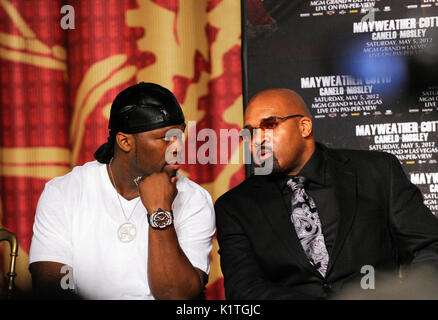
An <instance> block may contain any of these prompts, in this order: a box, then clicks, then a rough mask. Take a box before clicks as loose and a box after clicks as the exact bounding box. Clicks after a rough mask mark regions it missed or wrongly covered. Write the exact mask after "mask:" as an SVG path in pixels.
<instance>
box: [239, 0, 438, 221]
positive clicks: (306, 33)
mask: <svg viewBox="0 0 438 320" xmlns="http://www.w3.org/2000/svg"><path fill="white" fill-rule="evenodd" d="M244 5H245V20H246V21H245V32H244V34H243V38H244V49H245V50H244V60H245V65H246V69H245V88H246V97H245V100H246V101H245V102H246V103H247V102H248V100H249V99H250V98H251V96H252V95H254V94H255V93H256V92H258V91H260V90H263V89H267V88H279V87H283V88H290V89H293V90H295V91H296V92H298V93H299V94H300V95H301V96H302V97H303V99H304V101H305V102H306V104H307V106H308V108H309V110H310V112H311V113H312V116H313V120H314V128H315V129H314V130H315V137H316V140H317V141H320V142H322V143H324V144H326V145H327V146H330V147H333V148H350V149H361V150H375V151H384V152H389V153H392V154H394V155H395V156H396V157H397V158H398V159H399V161H400V162H401V164H402V166H403V168H404V170H405V172H406V174H407V176H408V177H409V178H410V180H411V182H412V183H414V184H415V185H417V186H418V187H419V188H420V190H421V191H422V193H423V196H424V202H425V204H426V205H427V206H428V207H429V208H430V209H431V211H432V212H433V213H434V214H435V215H438V164H437V162H438V0H392V1H387V0H375V1H370V0H314V1H286V0H278V1H274V0H246V1H244Z"/></svg>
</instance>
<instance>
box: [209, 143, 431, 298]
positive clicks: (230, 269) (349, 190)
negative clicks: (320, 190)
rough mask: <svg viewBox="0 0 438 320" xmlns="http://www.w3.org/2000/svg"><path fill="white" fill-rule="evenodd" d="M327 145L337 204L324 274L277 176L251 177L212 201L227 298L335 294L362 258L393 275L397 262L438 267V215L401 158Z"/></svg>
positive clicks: (356, 279) (356, 278) (354, 275)
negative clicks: (299, 229)
mask: <svg viewBox="0 0 438 320" xmlns="http://www.w3.org/2000/svg"><path fill="white" fill-rule="evenodd" d="M322 148H323V154H324V157H325V159H326V161H327V165H326V168H327V169H326V170H328V172H329V173H330V174H332V175H333V177H334V178H335V182H334V187H335V194H336V199H337V202H338V206H339V221H338V227H337V232H336V237H335V242H334V246H333V250H332V253H331V255H330V260H329V265H328V270H327V274H326V277H325V278H324V277H322V276H321V275H320V274H319V273H318V272H317V270H316V269H315V268H314V267H313V266H312V265H311V264H310V263H309V262H308V259H307V257H306V255H305V253H304V250H303V249H302V247H301V244H300V242H299V240H298V237H297V235H296V233H295V229H294V226H293V225H292V222H291V220H290V213H289V212H288V211H287V209H286V205H285V203H284V200H283V199H282V196H281V193H280V191H279V189H278V187H277V186H276V185H275V183H274V181H273V180H272V179H270V178H269V177H268V176H251V177H249V178H248V179H247V180H245V181H244V182H243V183H241V184H240V185H239V186H237V187H235V188H234V189H232V190H230V191H228V192H227V193H225V194H224V195H223V196H221V197H220V198H219V199H218V200H217V201H216V203H215V209H216V217H217V218H216V219H217V238H218V242H219V247H220V249H219V254H220V261H221V268H222V272H223V274H224V283H225V284H224V285H225V295H226V298H227V299H319V298H330V297H331V296H332V295H333V294H335V293H339V292H340V291H341V289H342V288H343V287H344V288H345V285H346V284H347V283H351V284H355V285H356V286H358V287H359V286H360V281H361V280H360V279H361V278H362V277H363V276H364V275H365V274H366V273H361V268H362V267H363V266H365V265H371V266H372V267H373V268H374V269H375V271H376V273H378V272H381V271H385V272H388V271H389V272H391V273H392V274H393V275H396V274H397V270H398V267H399V264H400V263H408V264H411V265H413V266H415V265H420V264H430V265H432V266H435V267H437V266H438V219H437V218H436V217H435V216H434V215H433V214H432V213H431V212H430V210H429V209H428V208H427V207H426V206H425V205H424V204H423V198H422V195H421V193H420V191H419V189H418V188H417V187H416V186H415V185H413V184H412V183H411V182H410V181H409V180H408V179H407V177H406V175H405V173H404V172H403V169H402V167H401V166H400V163H399V161H398V160H397V158H396V157H395V156H393V155H390V154H388V153H380V152H370V151H355V150H333V149H328V148H326V147H322ZM376 281H377V278H376ZM376 286H377V283H376Z"/></svg>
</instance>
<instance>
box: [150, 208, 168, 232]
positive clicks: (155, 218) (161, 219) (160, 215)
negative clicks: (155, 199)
mask: <svg viewBox="0 0 438 320" xmlns="http://www.w3.org/2000/svg"><path fill="white" fill-rule="evenodd" d="M152 222H153V224H154V225H155V227H157V228H165V227H167V226H168V225H170V224H172V216H171V215H170V212H167V211H158V212H156V213H154V214H153V215H152Z"/></svg>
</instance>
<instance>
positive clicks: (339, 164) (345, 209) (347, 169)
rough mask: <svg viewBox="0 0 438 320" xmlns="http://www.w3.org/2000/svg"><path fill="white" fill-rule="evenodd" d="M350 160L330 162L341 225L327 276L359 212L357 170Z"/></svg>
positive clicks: (338, 228)
mask: <svg viewBox="0 0 438 320" xmlns="http://www.w3.org/2000/svg"><path fill="white" fill-rule="evenodd" d="M347 160H348V159H346V158H344V159H343V161H336V160H335V161H333V160H331V159H330V160H329V163H328V168H329V170H330V171H331V172H330V174H331V175H332V177H333V179H334V186H335V195H336V201H337V203H338V209H339V223H338V227H337V231H336V237H335V241H334V245H333V250H332V253H331V256H330V259H329V264H328V267H327V275H328V274H329V273H330V271H331V269H332V268H333V265H334V264H335V262H336V259H337V257H338V255H339V253H340V251H341V250H342V247H343V245H344V242H345V240H346V238H347V235H348V233H349V231H350V229H351V227H352V223H353V220H354V217H355V215H356V211H357V201H356V200H357V181H356V180H357V177H356V172H355V170H354V169H353V168H352V167H351V166H350V165H348V163H346V162H347Z"/></svg>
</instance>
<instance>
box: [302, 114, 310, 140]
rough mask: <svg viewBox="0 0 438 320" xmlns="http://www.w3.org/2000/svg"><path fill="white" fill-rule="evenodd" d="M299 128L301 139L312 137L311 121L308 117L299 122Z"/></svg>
mask: <svg viewBox="0 0 438 320" xmlns="http://www.w3.org/2000/svg"><path fill="white" fill-rule="evenodd" d="M300 125H301V126H300V128H301V135H302V137H303V138H308V137H309V136H311V135H312V132H313V124H312V119H310V118H309V117H302V118H301V120H300Z"/></svg>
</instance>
